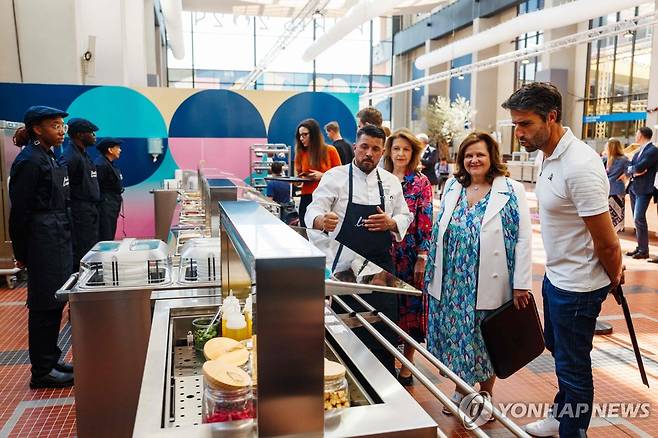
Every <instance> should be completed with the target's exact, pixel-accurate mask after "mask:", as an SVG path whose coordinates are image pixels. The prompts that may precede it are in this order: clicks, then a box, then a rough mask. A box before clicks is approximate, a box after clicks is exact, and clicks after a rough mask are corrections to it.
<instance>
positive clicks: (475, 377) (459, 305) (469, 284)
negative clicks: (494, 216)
mask: <svg viewBox="0 0 658 438" xmlns="http://www.w3.org/2000/svg"><path fill="white" fill-rule="evenodd" d="M489 195H490V193H489V194H487V195H486V196H485V197H484V198H482V199H481V200H480V201H479V202H478V203H477V204H475V205H474V206H473V207H471V208H469V207H468V200H467V197H466V190H465V189H464V188H462V191H461V195H460V199H459V202H458V204H457V206H456V207H455V210H454V211H453V214H452V218H451V219H450V223H449V224H448V227H447V229H446V232H445V234H444V241H443V260H444V263H443V277H442V278H443V281H442V287H441V298H440V300H439V299H436V298H434V297H432V296H430V297H429V315H428V316H429V318H428V329H427V348H428V349H429V351H430V352H431V353H432V354H433V355H434V356H436V357H437V358H438V359H439V360H440V361H441V362H443V363H444V364H445V365H446V366H448V368H450V369H451V370H452V371H453V372H454V373H455V374H457V375H458V376H459V377H461V378H462V379H463V380H464V381H466V383H468V384H470V385H473V384H475V383H477V382H483V381H485V380H487V379H488V378H490V377H491V376H493V375H494V371H493V367H492V365H491V361H490V360H489V355H488V354H487V350H486V348H485V345H484V340H483V339H482V333H481V331H480V322H481V321H482V320H483V319H484V317H485V316H486V315H487V314H488V313H489V311H486V310H476V307H475V306H476V300H477V286H478V285H477V281H478V270H479V262H480V260H479V257H480V226H481V225H482V219H483V217H484V213H485V211H486V209H487V204H488V202H489Z"/></svg>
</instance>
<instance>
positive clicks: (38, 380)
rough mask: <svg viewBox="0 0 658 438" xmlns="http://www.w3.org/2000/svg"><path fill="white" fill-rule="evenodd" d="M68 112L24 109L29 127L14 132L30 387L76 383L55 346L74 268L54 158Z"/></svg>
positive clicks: (15, 233)
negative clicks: (63, 294)
mask: <svg viewBox="0 0 658 438" xmlns="http://www.w3.org/2000/svg"><path fill="white" fill-rule="evenodd" d="M67 116H68V114H67V113H66V112H64V111H62V110H59V109H56V108H50V107H47V106H32V107H30V108H29V109H28V110H27V111H26V112H25V117H24V122H25V128H21V129H19V130H18V131H17V132H16V136H15V142H16V146H19V147H23V150H22V151H21V152H20V153H19V154H18V156H17V157H16V160H14V163H13V164H12V165H11V171H10V179H9V199H10V201H11V210H10V212H9V235H10V237H11V244H12V247H13V249H14V257H15V258H16V266H17V267H18V268H27V269H28V271H29V272H28V279H27V307H28V322H27V324H28V325H27V326H28V345H29V355H30V362H31V364H32V370H31V371H32V378H31V380H30V387H31V388H63V387H67V386H71V385H73V366H72V365H71V364H67V363H64V362H61V361H60V356H61V355H62V350H60V349H59V347H58V346H57V338H58V336H59V327H60V324H61V321H62V310H63V309H64V303H61V302H58V301H57V300H55V291H57V290H58V289H59V288H60V287H62V285H63V284H64V283H65V282H66V280H67V279H68V278H69V276H70V275H71V274H72V273H73V266H72V262H73V248H72V246H71V222H70V221H69V215H68V213H67V208H68V202H69V177H68V174H67V172H66V167H64V166H61V165H59V164H58V163H57V161H56V160H55V155H54V153H53V151H52V148H53V146H58V145H61V144H62V142H63V141H64V134H65V133H66V130H67V126H66V124H65V123H64V119H63V118H64V117H67Z"/></svg>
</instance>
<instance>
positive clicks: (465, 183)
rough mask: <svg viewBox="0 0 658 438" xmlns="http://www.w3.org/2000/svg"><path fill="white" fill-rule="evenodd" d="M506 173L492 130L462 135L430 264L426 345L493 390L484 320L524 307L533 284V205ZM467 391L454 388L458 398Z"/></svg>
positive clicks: (467, 378)
mask: <svg viewBox="0 0 658 438" xmlns="http://www.w3.org/2000/svg"><path fill="white" fill-rule="evenodd" d="M508 176H509V172H508V171H507V167H506V166H505V164H503V163H502V160H501V158H500V152H499V146H498V144H497V143H496V141H495V140H494V139H493V138H492V137H491V136H490V135H489V134H487V133H485V132H473V133H471V134H469V135H468V136H467V137H466V138H465V139H464V141H463V142H462V144H461V145H460V146H459V151H458V153H457V172H456V173H455V177H454V178H451V179H450V180H449V181H447V182H446V184H445V190H444V194H443V197H442V200H441V208H440V210H439V213H438V215H437V219H436V222H435V223H434V227H433V230H432V244H431V246H430V252H429V255H428V261H427V267H426V270H425V291H426V292H427V293H428V294H429V312H428V328H427V347H428V349H429V350H430V352H432V354H433V355H435V356H436V357H437V358H438V359H439V360H440V361H441V362H443V363H445V364H446V365H447V366H448V367H449V368H450V369H451V370H452V371H453V372H455V373H456V374H457V375H458V376H459V377H461V378H462V379H463V380H464V381H466V382H467V383H468V384H470V385H475V384H476V383H479V384H480V390H481V391H486V392H487V393H489V394H491V393H492V391H493V386H494V382H495V374H494V371H493V367H492V365H491V361H490V360H489V356H488V354H487V351H486V348H485V346H484V341H483V339H482V333H481V331H480V322H481V321H482V320H483V319H484V317H485V316H486V315H487V314H488V313H489V312H490V311H492V310H494V309H497V308H498V307H500V306H501V305H502V304H504V303H506V302H507V301H509V300H511V299H514V304H515V305H516V306H517V308H522V307H525V306H526V305H527V303H528V299H529V298H528V291H529V290H530V289H531V287H532V255H531V242H530V239H531V234H532V229H531V224H530V211H529V209H528V204H527V201H526V195H525V189H524V188H523V185H522V184H521V183H519V182H517V181H514V180H512V179H510V178H508ZM462 397H463V396H462V394H460V393H459V391H458V389H457V388H456V389H455V393H454V394H453V396H452V400H453V402H455V403H457V404H458V403H459V402H460V401H461V399H462ZM444 412H445V413H450V411H449V410H447V408H444Z"/></svg>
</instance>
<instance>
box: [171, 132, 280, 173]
mask: <svg viewBox="0 0 658 438" xmlns="http://www.w3.org/2000/svg"><path fill="white" fill-rule="evenodd" d="M255 143H267V139H265V138H169V150H170V151H171V154H172V156H173V158H174V160H175V161H176V164H177V165H178V167H180V168H181V169H196V168H197V166H198V163H199V161H200V160H205V166H204V167H207V168H213V169H218V170H220V171H224V172H230V173H232V174H234V175H235V176H237V177H239V178H242V179H245V178H246V177H247V176H249V147H250V146H251V145H253V144H255Z"/></svg>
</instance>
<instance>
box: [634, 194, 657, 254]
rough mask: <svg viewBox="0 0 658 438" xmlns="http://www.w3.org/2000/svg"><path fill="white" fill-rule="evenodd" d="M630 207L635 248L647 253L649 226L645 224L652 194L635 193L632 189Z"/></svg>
mask: <svg viewBox="0 0 658 438" xmlns="http://www.w3.org/2000/svg"><path fill="white" fill-rule="evenodd" d="M630 195H631V209H632V210H633V221H634V222H635V236H636V238H637V250H638V251H639V252H642V253H646V254H648V253H649V227H648V225H647V209H648V208H649V202H651V197H652V194H651V193H649V194H647V195H636V194H635V193H633V192H632V191H631V192H630Z"/></svg>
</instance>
